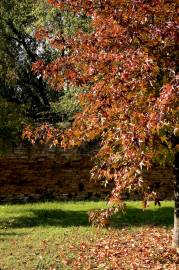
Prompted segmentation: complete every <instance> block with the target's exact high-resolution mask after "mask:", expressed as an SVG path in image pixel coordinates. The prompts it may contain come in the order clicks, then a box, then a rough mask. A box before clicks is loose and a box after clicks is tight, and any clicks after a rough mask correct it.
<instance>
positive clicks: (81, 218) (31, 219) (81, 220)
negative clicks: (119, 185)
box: [0, 207, 173, 228]
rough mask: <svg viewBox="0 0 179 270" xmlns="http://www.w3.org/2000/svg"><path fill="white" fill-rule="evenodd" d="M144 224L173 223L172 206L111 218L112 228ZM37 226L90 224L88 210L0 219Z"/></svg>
mask: <svg viewBox="0 0 179 270" xmlns="http://www.w3.org/2000/svg"><path fill="white" fill-rule="evenodd" d="M145 225H151V226H166V227H170V226H172V225H173V208H172V207H161V208H158V209H156V210H151V209H145V210H144V211H143V210H142V209H139V208H127V211H126V212H125V213H120V214H117V215H116V216H114V217H113V218H112V222H111V227H112V228H124V227H132V226H135V227H141V226H145ZM38 226H44V227H45V226H56V227H63V228H67V227H72V226H75V227H76V226H83V227H87V226H90V224H89V222H88V211H68V210H66V211H63V210H61V209H57V210H54V209H52V210H50V209H31V216H27V215H24V216H19V217H13V218H11V219H9V218H8V219H3V220H1V219H0V227H6V228H30V227H38Z"/></svg>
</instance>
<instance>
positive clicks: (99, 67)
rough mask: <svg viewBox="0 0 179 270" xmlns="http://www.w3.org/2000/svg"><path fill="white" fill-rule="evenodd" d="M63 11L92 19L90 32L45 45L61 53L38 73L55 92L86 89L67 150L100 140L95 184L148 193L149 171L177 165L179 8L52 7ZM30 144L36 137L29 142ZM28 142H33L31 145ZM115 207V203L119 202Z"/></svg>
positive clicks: (139, 2) (136, 4) (162, 4)
mask: <svg viewBox="0 0 179 270" xmlns="http://www.w3.org/2000/svg"><path fill="white" fill-rule="evenodd" d="M49 3H51V4H52V5H54V6H56V7H57V8H59V9H60V10H61V11H65V12H68V11H69V12H73V13H74V14H76V16H82V15H83V16H86V17H87V18H90V27H89V31H86V32H84V31H82V29H79V31H78V32H77V33H76V34H75V36H68V35H65V34H64V33H59V34H58V35H57V36H56V37H53V38H52V37H51V36H50V37H49V38H48V37H47V32H45V38H48V39H49V42H52V44H53V46H56V48H57V49H58V50H59V57H58V58H56V59H55V60H54V61H53V62H51V63H48V64H47V63H44V62H43V63H42V62H41V61H37V62H35V63H34V65H33V69H34V71H35V72H37V73H41V74H43V77H44V78H45V79H46V80H47V81H48V82H49V83H50V84H51V85H52V86H53V87H54V88H56V89H60V88H61V87H63V86H64V85H68V86H75V87H76V86H77V87H80V88H81V89H82V94H81V95H79V100H80V105H81V107H82V112H81V113H78V114H77V115H76V118H75V121H74V123H73V126H72V128H70V129H68V130H66V131H65V132H64V133H63V134H62V136H61V141H60V143H61V146H63V147H65V148H66V147H70V146H79V145H80V144H83V143H84V142H86V141H91V140H94V139H99V140H100V150H99V152H98V153H97V156H96V166H95V167H94V168H93V170H92V177H93V178H94V179H96V180H97V181H105V182H106V183H108V182H109V181H111V180H112V181H114V182H115V188H114V189H113V191H112V194H111V201H115V200H116V201H117V198H119V197H120V196H119V195H120V193H121V191H122V190H124V189H129V190H131V189H135V188H137V189H140V190H141V192H147V187H148V186H149V185H150V183H144V182H143V179H142V177H141V172H142V171H143V170H146V169H149V168H150V167H151V164H153V163H156V164H160V165H163V164H164V163H172V162H173V157H174V153H175V149H173V146H172V142H171V137H172V133H173V128H174V126H175V125H176V124H177V123H178V116H179V110H178V109H179V99H178V90H177V73H176V72H177V71H176V56H177V5H176V1H174V0H173V1H172V0H169V1H165V0H148V1H146V0H129V1H127V0H105V1H99V0H86V1H85V0H83V1H76V0H66V1H65V0H63V1H60V0H58V1H57V0H54V1H52V0H49ZM28 136H30V135H28ZM28 136H27V137H28ZM116 201H115V202H116Z"/></svg>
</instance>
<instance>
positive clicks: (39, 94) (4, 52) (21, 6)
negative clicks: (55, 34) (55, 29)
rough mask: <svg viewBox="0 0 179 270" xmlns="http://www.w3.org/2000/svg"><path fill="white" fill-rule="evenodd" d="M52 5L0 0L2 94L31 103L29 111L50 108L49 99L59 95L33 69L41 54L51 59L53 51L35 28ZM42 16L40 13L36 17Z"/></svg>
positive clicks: (18, 101)
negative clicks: (37, 37) (37, 36)
mask: <svg viewBox="0 0 179 270" xmlns="http://www.w3.org/2000/svg"><path fill="white" fill-rule="evenodd" d="M48 8H49V6H48V5H47V3H45V1H40V2H39V1H23V2H20V1H17V0H10V1H6V0H2V1H1V3H0V15H1V18H0V28H1V30H0V59H1V60H0V83H1V86H2V87H1V89H0V90H1V91H0V95H1V96H2V97H3V98H5V99H7V100H8V101H11V102H15V103H17V104H26V105H28V109H27V112H28V114H29V115H30V116H31V117H33V118H37V117H38V113H41V112H48V111H49V110H50V101H52V100H56V99H57V97H58V96H59V94H58V95H56V98H54V97H55V94H54V91H53V92H52V91H51V89H50V87H49V86H47V84H46V82H45V81H43V79H42V76H39V77H37V76H36V75H35V74H34V73H33V72H32V69H31V65H32V62H34V61H36V60H37V59H39V58H42V59H45V60H46V61H50V60H52V57H53V54H54V52H53V51H52V49H51V48H49V47H48V45H47V44H45V43H40V42H38V41H37V40H36V39H35V37H34V28H35V25H37V23H38V21H39V20H40V19H42V17H43V18H44V17H45V15H44V14H43V12H45V10H48ZM37 16H39V17H37Z"/></svg>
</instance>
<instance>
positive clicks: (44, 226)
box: [0, 202, 173, 270]
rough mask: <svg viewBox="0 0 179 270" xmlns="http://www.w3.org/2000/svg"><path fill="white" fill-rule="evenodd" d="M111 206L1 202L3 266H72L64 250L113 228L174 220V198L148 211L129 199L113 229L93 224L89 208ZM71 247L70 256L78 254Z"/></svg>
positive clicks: (0, 260)
mask: <svg viewBox="0 0 179 270" xmlns="http://www.w3.org/2000/svg"><path fill="white" fill-rule="evenodd" d="M105 207H107V204H106V202H45V203H34V204H25V205H17V204H16V205H1V206H0V269H2V270H5V269H7V270H11V269H15V270H21V269H22V270H24V269H27V270H28V269H29V270H33V269H34V270H45V269H70V268H68V266H64V265H65V264H64V261H65V258H64V261H63V252H64V249H67V248H68V249H69V246H71V247H72V249H73V246H74V245H78V243H82V242H86V241H87V242H91V243H95V242H97V241H98V238H99V237H103V236H105V235H108V234H110V232H111V230H121V229H122V228H129V229H135V228H136V227H143V226H159V227H160V226H161V227H162V226H166V227H168V228H171V226H172V224H173V202H163V203H162V207H161V208H159V207H154V206H153V203H151V205H150V207H149V208H147V209H145V210H144V211H143V210H142V209H141V205H140V203H139V202H127V209H128V210H127V212H126V213H125V214H118V215H117V216H116V217H114V218H113V220H112V223H111V229H109V230H107V229H100V230H97V229H96V228H93V227H91V226H90V225H89V223H88V214H87V213H88V211H90V210H93V209H99V208H105ZM72 249H69V254H68V255H69V258H70V257H71V258H72V259H73V258H74V257H75V256H76V255H75V254H74V252H72Z"/></svg>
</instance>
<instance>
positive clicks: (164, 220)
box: [111, 207, 174, 228]
mask: <svg viewBox="0 0 179 270" xmlns="http://www.w3.org/2000/svg"><path fill="white" fill-rule="evenodd" d="M173 211H174V210H173V208H172V207H159V208H156V209H153V210H152V209H144V210H143V209H139V208H128V209H127V211H126V212H125V213H123V214H118V215H116V216H114V217H113V218H112V223H111V226H112V227H113V228H123V227H131V226H134V227H142V226H147V225H148V226H156V227H160V226H166V227H171V226H173Z"/></svg>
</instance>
